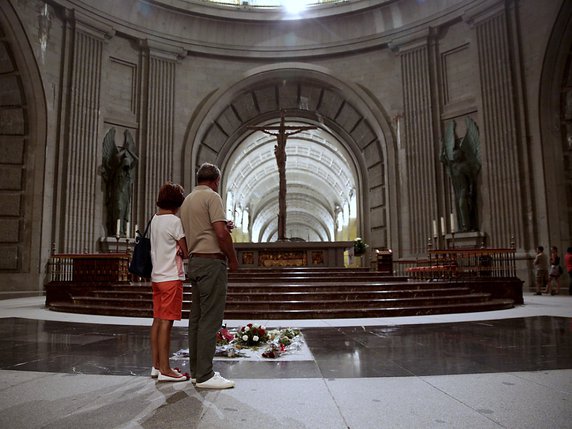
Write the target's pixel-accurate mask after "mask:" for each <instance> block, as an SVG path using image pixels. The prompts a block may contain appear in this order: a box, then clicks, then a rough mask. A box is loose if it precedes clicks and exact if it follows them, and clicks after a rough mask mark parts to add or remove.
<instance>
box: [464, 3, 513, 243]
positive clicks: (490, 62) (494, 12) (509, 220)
mask: <svg viewBox="0 0 572 429" xmlns="http://www.w3.org/2000/svg"><path fill="white" fill-rule="evenodd" d="M466 19H467V21H468V22H469V24H471V25H472V26H473V27H474V29H475V35H476V41H477V52H478V67H479V77H480V84H481V86H480V91H481V93H480V97H481V104H482V107H481V114H482V119H483V127H482V129H481V130H480V136H481V139H480V143H481V159H482V164H483V167H482V172H481V174H482V180H483V186H482V187H481V189H483V190H484V192H483V195H482V198H483V207H486V208H487V212H486V213H480V215H481V216H482V222H481V224H482V229H483V231H485V232H487V233H488V235H489V237H490V242H488V243H487V244H488V245H490V246H507V245H508V243H510V242H511V237H512V236H515V237H523V235H524V230H523V221H522V219H523V217H522V212H523V207H522V204H521V193H522V189H521V180H520V173H519V153H520V146H519V130H518V123H517V112H516V109H517V107H516V105H515V100H516V94H515V91H516V89H515V82H514V77H513V70H512V65H513V61H512V58H511V57H512V56H511V52H510V49H511V44H510V37H509V28H508V17H507V11H506V9H505V4H504V2H502V3H499V4H497V5H495V6H493V7H492V8H487V9H484V10H478V11H475V12H473V13H472V14H471V15H470V16H468V17H466Z"/></svg>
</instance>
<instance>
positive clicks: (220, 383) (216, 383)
mask: <svg viewBox="0 0 572 429" xmlns="http://www.w3.org/2000/svg"><path fill="white" fill-rule="evenodd" d="M196 386H197V387H200V388H202V389H230V388H231V387H234V381H232V380H227V379H226V378H224V377H222V376H221V375H220V374H219V373H217V372H215V374H214V375H213V376H212V377H211V378H209V379H208V380H207V381H203V382H202V383H197V384H196Z"/></svg>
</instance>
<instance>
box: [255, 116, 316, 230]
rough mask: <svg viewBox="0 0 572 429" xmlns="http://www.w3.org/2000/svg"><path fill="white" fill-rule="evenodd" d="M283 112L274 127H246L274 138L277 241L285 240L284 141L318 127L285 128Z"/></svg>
mask: <svg viewBox="0 0 572 429" xmlns="http://www.w3.org/2000/svg"><path fill="white" fill-rule="evenodd" d="M285 116H286V115H285V113H284V110H281V111H280V125H278V126H274V127H248V128H249V129H251V130H256V131H262V132H263V133H265V134H268V135H271V136H276V145H275V146H274V156H275V157H276V164H277V165H278V177H279V186H280V187H279V191H278V240H279V241H283V240H286V140H287V139H288V136H292V135H294V134H298V133H300V132H302V131H307V130H315V129H317V128H318V127H312V126H307V127H302V126H286V125H285V123H284V122H285Z"/></svg>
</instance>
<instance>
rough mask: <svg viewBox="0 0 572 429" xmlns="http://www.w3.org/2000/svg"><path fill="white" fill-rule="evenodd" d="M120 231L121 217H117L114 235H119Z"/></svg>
mask: <svg viewBox="0 0 572 429" xmlns="http://www.w3.org/2000/svg"><path fill="white" fill-rule="evenodd" d="M120 233H121V219H117V228H116V229H115V236H116V237H119V234H120Z"/></svg>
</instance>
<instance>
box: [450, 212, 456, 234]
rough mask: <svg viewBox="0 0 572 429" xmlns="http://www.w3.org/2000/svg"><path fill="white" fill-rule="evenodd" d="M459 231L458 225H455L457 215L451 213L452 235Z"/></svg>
mask: <svg viewBox="0 0 572 429" xmlns="http://www.w3.org/2000/svg"><path fill="white" fill-rule="evenodd" d="M456 230H457V225H456V224H455V215H454V214H453V213H451V233H455V232H456Z"/></svg>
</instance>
